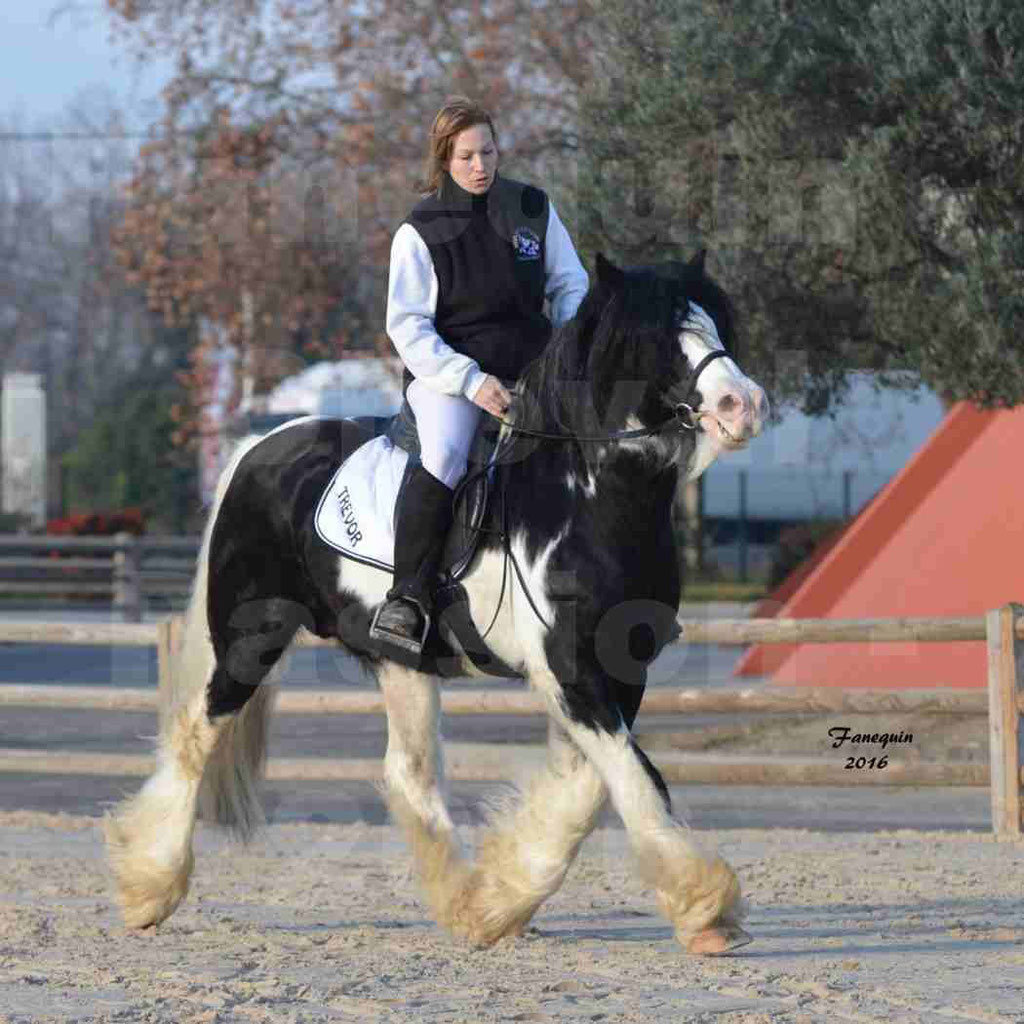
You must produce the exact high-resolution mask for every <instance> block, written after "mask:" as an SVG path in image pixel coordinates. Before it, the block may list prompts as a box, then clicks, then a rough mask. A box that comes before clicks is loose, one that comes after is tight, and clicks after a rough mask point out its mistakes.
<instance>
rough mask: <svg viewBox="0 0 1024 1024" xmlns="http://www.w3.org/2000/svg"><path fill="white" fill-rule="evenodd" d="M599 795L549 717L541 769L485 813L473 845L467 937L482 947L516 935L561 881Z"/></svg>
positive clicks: (585, 765)
mask: <svg viewBox="0 0 1024 1024" xmlns="http://www.w3.org/2000/svg"><path fill="white" fill-rule="evenodd" d="M606 796H607V791H606V789H605V786H604V783H603V782H602V781H601V777H600V775H598V773H597V771H595V769H594V767H593V765H591V764H590V763H589V762H588V761H587V759H586V758H585V757H584V756H583V755H582V753H581V752H580V751H579V749H578V748H577V747H576V745H575V744H574V743H573V742H572V741H571V740H570V739H569V737H568V735H567V734H566V733H565V731H564V730H563V729H562V728H561V727H560V726H558V725H557V724H556V723H555V722H551V723H550V726H549V733H548V759H547V766H546V768H545V770H544V771H543V772H541V773H540V774H539V775H537V776H535V777H534V778H532V779H530V781H529V783H528V784H527V787H526V790H525V792H524V793H523V794H522V795H521V797H520V796H518V795H517V797H516V798H515V799H513V800H509V801H506V803H505V806H504V807H501V808H499V809H496V810H495V811H494V812H493V813H492V814H491V821H490V828H489V829H488V831H487V832H486V833H485V835H484V838H483V840H482V842H481V843H480V846H479V849H478V850H477V855H476V867H475V870H474V872H473V877H472V879H471V885H470V889H469V891H468V892H467V899H466V911H467V921H468V923H469V924H470V929H469V934H470V937H471V938H473V939H474V940H475V941H477V942H480V943H483V944H490V943H492V942H495V941H497V940H498V939H500V938H501V937H502V936H505V935H518V934H521V933H522V931H523V929H524V928H525V927H526V925H527V923H528V922H529V920H530V918H532V917H533V915H534V913H536V911H537V908H538V907H539V906H540V905H541V903H543V902H544V900H546V899H547V898H548V897H549V896H550V895H552V893H554V892H555V891H556V890H557V889H558V887H559V886H560V885H561V884H562V881H563V879H564V878H565V874H566V872H567V871H568V870H569V867H570V865H571V864H572V862H573V860H575V858H576V854H577V853H578V851H579V848H580V845H581V844H582V842H583V840H584V839H586V837H587V836H588V835H589V834H590V833H591V832H592V831H593V829H594V826H595V825H596V824H597V819H598V815H599V813H600V811H601V808H602V807H603V806H604V802H605V798H606Z"/></svg>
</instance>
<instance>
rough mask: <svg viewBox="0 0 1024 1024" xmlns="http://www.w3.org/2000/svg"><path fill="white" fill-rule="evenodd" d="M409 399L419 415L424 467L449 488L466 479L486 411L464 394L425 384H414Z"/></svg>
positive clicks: (409, 392) (418, 429)
mask: <svg viewBox="0 0 1024 1024" xmlns="http://www.w3.org/2000/svg"><path fill="white" fill-rule="evenodd" d="M405 394H406V397H407V398H408V400H409V405H411V406H412V411H413V412H414V413H415V414H416V430H417V432H418V433H419V437H420V462H421V463H422V465H423V468H424V469H425V470H426V471H427V472H428V473H429V474H430V475H431V476H433V477H436V478H437V479H438V480H440V481H441V483H443V484H444V485H445V486H446V487H449V488H451V489H452V490H454V489H455V485H456V484H457V483H458V482H459V481H460V480H461V479H462V478H463V476H465V474H466V466H467V465H468V462H469V446H470V444H471V443H472V441H473V435H474V434H475V433H476V425H477V423H478V422H479V420H480V413H481V412H483V410H482V409H481V408H480V406H478V405H474V404H473V403H472V402H471V401H470V400H469V399H468V398H466V397H465V396H463V395H444V394H441V392H440V391H434V390H433V389H432V388H430V387H428V386H427V385H426V384H424V383H423V382H422V381H419V380H413V381H410V383H409V387H408V388H407V389H406V392H405Z"/></svg>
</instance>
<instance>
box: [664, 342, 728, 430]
mask: <svg viewBox="0 0 1024 1024" xmlns="http://www.w3.org/2000/svg"><path fill="white" fill-rule="evenodd" d="M728 355H729V353H728V352H726V351H725V349H724V348H716V349H715V350H714V352H709V353H708V354H707V355H706V356H705V357H704V358H703V359H702V360H701V361H700V362H699V363H698V364H697V365H696V366H695V367H694V368H693V372H692V373H691V374H690V379H689V380H688V381H687V382H686V397H687V398H689V397H690V396H691V395H695V394H696V393H697V381H698V380H699V379H700V375H701V374H702V373H703V372H704V368H705V367H706V366H707V365H708V364H709V363H712V362H714V361H715V360H716V359H722V358H725V357H727V356H728ZM674 412H675V414H676V420H677V421H678V423H679V426H680V427H682V428H683V430H699V429H700V414H699V413H697V412H696V411H695V410H694V408H693V406H692V405H688V404H687V403H686V402H676V404H675V406H674Z"/></svg>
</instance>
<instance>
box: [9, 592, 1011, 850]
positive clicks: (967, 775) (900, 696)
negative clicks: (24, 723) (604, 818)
mask: <svg viewBox="0 0 1024 1024" xmlns="http://www.w3.org/2000/svg"><path fill="white" fill-rule="evenodd" d="M178 621H179V620H174V619H168V620H165V621H164V622H162V623H159V624H142V623H138V624H129V623H124V624H122V623H100V624H92V625H85V624H68V623H55V622H34V623H0V643H4V642H6V643H23V644H24V643H30V644H100V645H111V644H113V645H135V646H152V645H153V644H156V646H157V650H158V655H159V662H160V676H161V684H162V685H164V684H165V683H166V680H167V679H168V676H169V667H170V664H171V659H172V657H173V653H172V651H173V639H174V636H175V634H176V632H177V629H178ZM680 625H681V626H682V631H683V632H682V639H683V640H684V641H686V642H689V643H704V644H724V645H730V646H745V645H747V644H751V643H783V644H793V643H836V642H844V643H845V642H848V643H863V642H871V643H879V642H892V643H901V642H904V643H905V642H907V641H916V642H924V643H928V642H971V641H974V642H984V643H986V645H987V651H988V690H987V693H984V692H982V691H980V690H976V691H970V690H967V691H963V690H952V689H943V690H930V691H914V690H910V691H905V690H859V691H858V690H837V689H831V688H807V689H804V688H792V689H789V688H786V689H783V688H777V689H776V688H764V687H727V688H721V689H712V690H699V689H672V690H669V689H660V688H658V689H652V690H648V692H647V694H646V695H645V697H644V705H643V707H644V712H645V713H647V714H654V713H658V714H687V713H692V714H697V713H701V714H704V713H734V712H767V713H773V712H780V713H789V714H792V713H795V712H806V713H815V712H816V713H832V712H857V713H874V714H882V713H894V712H909V711H912V712H928V713H935V714H987V715H988V719H989V737H990V765H989V767H988V768H985V767H984V766H979V765H944V764H911V763H903V762H900V761H899V760H898V759H890V763H889V765H888V767H887V768H886V770H885V771H879V772H863V773H862V772H847V771H844V770H843V769H842V766H841V765H839V764H835V763H828V762H822V761H809V760H793V759H785V760H784V759H779V758H771V757H768V758H762V757H758V758H735V757H733V758H723V757H714V756H707V755H705V756H702V757H700V758H695V757H690V756H687V757H685V759H683V760H676V759H673V758H671V757H670V758H669V759H668V760H664V759H663V758H662V756H661V753H660V752H659V757H658V760H659V768H660V769H661V770H662V773H663V775H664V776H665V778H666V780H667V781H668V782H672V783H680V782H687V783H695V782H706V783H719V784H721V783H732V784H737V783H745V784H773V785H806V784H826V785H838V784H845V785H851V784H854V785H880V784H881V785H885V784H889V785H893V784H895V785H989V786H990V788H991V794H992V826H993V830H994V832H995V833H996V835H997V836H999V837H1003V838H1020V837H1021V835H1022V798H1021V786H1022V781H1024V779H1022V771H1021V751H1022V740H1024V736H1022V731H1024V730H1022V716H1024V685H1022V680H1024V606H1021V605H1006V606H1004V607H1002V608H998V609H996V610H994V611H992V612H989V613H988V615H987V616H985V617H981V616H978V617H970V618H951V619H917V618H906V619H866V620H827V619H800V620H796V619H761V620H756V619H755V620H716V621H707V620H700V619H685V620H682V621H681V623H680ZM299 642H300V643H301V644H303V645H306V646H326V645H333V641H325V640H321V639H318V638H316V637H311V636H309V635H308V634H304V635H303V636H302V637H301V638H300V641H299ZM157 700H158V694H157V691H155V690H153V689H148V690H141V689H118V690H114V689H110V688H101V687H84V686H83V687H74V686H72V687H69V686H45V685H43V686H40V685H28V684H8V685H4V686H0V706H7V707H14V706H32V707H54V708H57V707H61V708H69V707H70V708H90V709H100V710H121V711H152V710H153V709H154V708H156V707H157ZM442 708H443V710H444V711H445V712H446V713H448V714H452V715H472V714H541V713H543V703H542V701H541V699H540V698H539V697H538V696H537V695H535V694H533V693H531V692H529V691H527V690H523V689H514V688H511V687H510V688H508V689H501V690H497V689H492V690H472V691H462V692H459V691H458V690H453V689H448V690H446V691H445V692H444V693H443V694H442ZM278 709H279V710H280V711H282V712H285V713H291V714H323V713H330V714H380V713H383V710H384V703H383V699H382V697H381V696H380V694H378V693H376V692H374V691H348V692H344V691H342V692H337V691H333V692H318V691H294V692H284V693H282V694H280V695H279V701H278ZM494 750H495V751H496V753H494V754H492V755H489V756H485V757H482V759H481V754H480V751H477V752H476V760H475V761H474V760H472V759H469V760H465V759H459V758H456V760H455V761H454V762H453V764H452V772H451V776H452V778H455V779H485V778H487V779H490V778H496V777H505V776H507V773H508V765H509V763H510V758H509V753H508V749H507V748H502V747H496V748H494ZM537 750H539V748H537ZM151 766H152V761H151V759H150V758H146V757H140V756H138V755H117V754H71V753H67V752H60V753H59V754H55V753H54V752H47V753H43V752H40V751H31V750H12V749H7V750H2V749H0V771H7V772H11V771H31V772H40V773H46V772H58V773H60V774H66V773H68V772H71V773H83V774H97V775H104V774H114V775H135V774H147V773H148V772H149V771H150V770H151ZM379 772H380V766H379V765H378V764H377V763H376V762H361V761H333V760H327V759H317V758H312V759H302V758H298V759H285V760H275V761H274V762H272V763H271V764H270V766H269V773H268V777H269V778H271V779H280V780H287V779H314V778H315V779H325V780H334V779H375V778H378V777H379Z"/></svg>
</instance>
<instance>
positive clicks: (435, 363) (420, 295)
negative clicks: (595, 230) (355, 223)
mask: <svg viewBox="0 0 1024 1024" xmlns="http://www.w3.org/2000/svg"><path fill="white" fill-rule="evenodd" d="M544 274H545V285H544V294H545V298H546V300H547V303H548V308H549V310H550V317H551V321H552V323H553V324H554V326H555V327H559V326H561V325H562V324H564V323H565V322H566V321H568V320H570V319H572V317H573V316H574V315H575V313H576V310H577V308H578V307H579V304H580V302H582V301H583V297H584V295H586V293H587V287H588V284H589V280H588V277H587V272H586V270H584V268H583V264H582V263H581V262H580V258H579V256H578V255H577V254H576V250H575V248H574V247H573V244H572V240H571V239H570V238H569V233H568V231H566V229H565V225H564V224H562V221H561V220H560V219H559V217H558V213H557V212H556V210H555V206H554V203H552V202H550V201H549V202H548V222H547V230H546V233H545V240H544ZM438 293H439V285H438V280H437V275H436V273H435V272H434V265H433V260H432V259H431V256H430V250H429V249H428V248H427V244H426V243H425V242H424V241H423V239H422V237H421V236H420V234H419V232H418V231H417V230H416V229H415V228H414V227H413V226H412V225H411V224H408V223H405V224H403V225H402V226H401V227H400V228H399V229H398V230H397V231H396V232H395V237H394V239H393V240H392V243H391V265H390V271H389V277H388V305H387V314H386V320H385V330H386V331H387V333H388V337H389V338H391V340H392V342H393V343H394V345H395V348H396V349H397V351H398V354H399V356H401V358H402V361H403V362H404V363H405V365H406V366H407V367H408V368H409V370H410V372H411V373H412V374H413V376H414V377H416V378H417V379H419V380H422V381H423V382H424V383H425V384H427V385H428V386H429V387H431V388H433V389H434V390H436V391H440V392H442V393H444V394H449V395H459V394H461V395H465V397H466V398H470V399H471V398H473V396H474V395H475V394H476V392H477V390H478V389H479V388H480V385H481V384H483V382H484V379H485V378H486V376H487V374H486V373H485V372H484V371H483V370H481V369H480V367H479V365H478V364H477V362H476V360H474V359H472V358H471V357H470V356H467V355H464V354H463V353H461V352H456V351H455V349H453V348H452V347H451V346H450V345H448V344H447V343H446V342H445V341H444V339H443V338H442V337H441V336H440V335H439V334H438V333H437V331H436V330H435V328H434V315H435V312H436V310H437V302H438Z"/></svg>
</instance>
